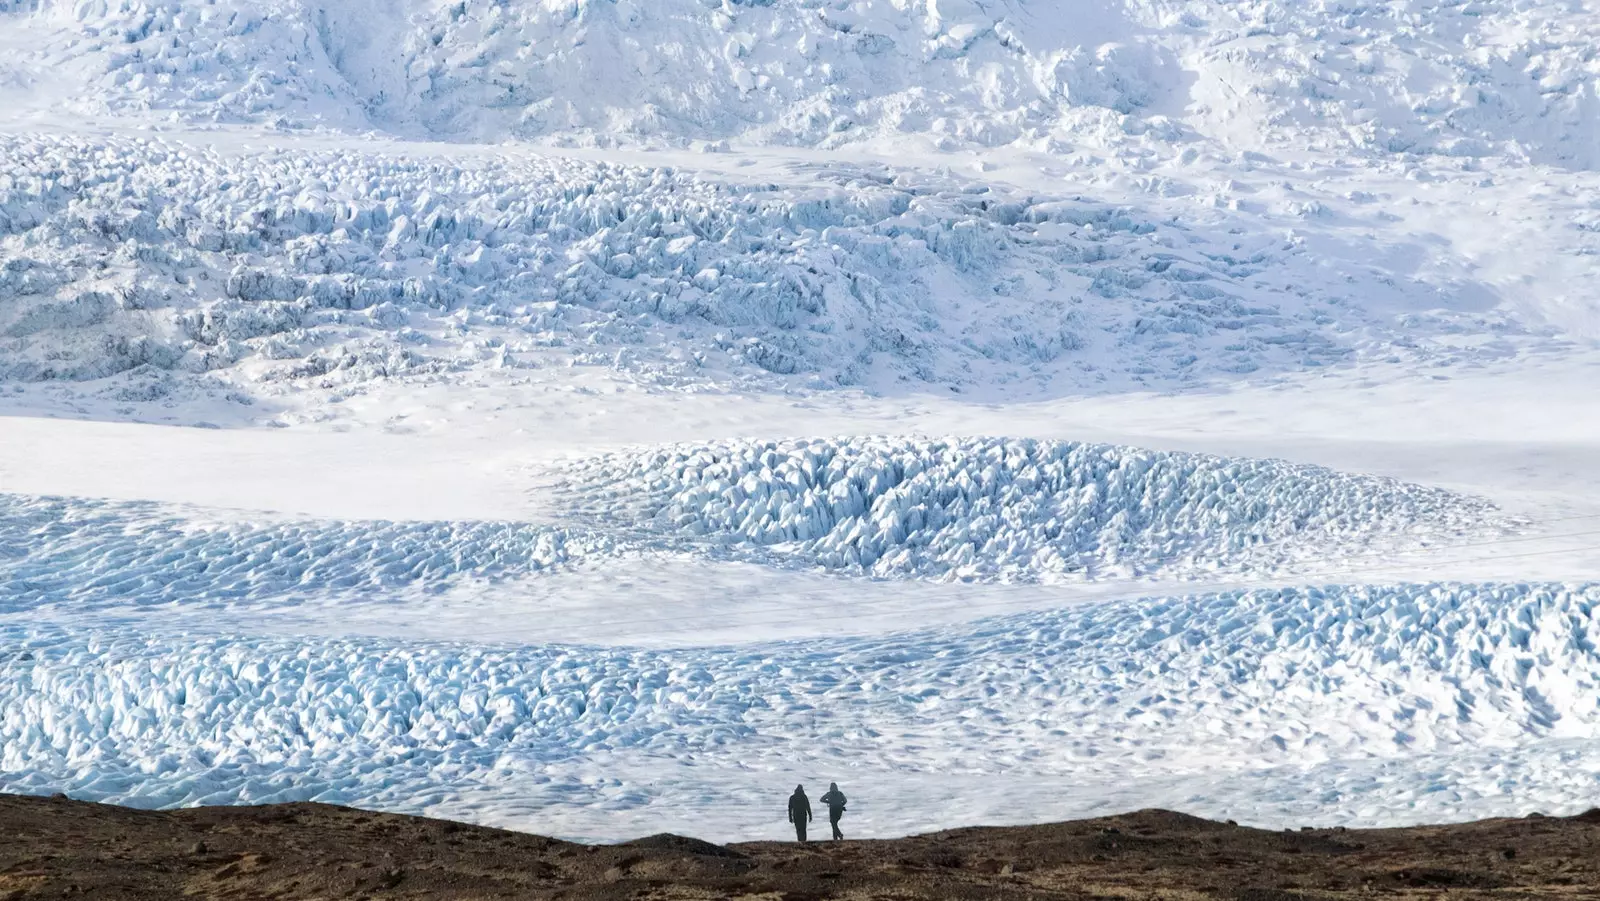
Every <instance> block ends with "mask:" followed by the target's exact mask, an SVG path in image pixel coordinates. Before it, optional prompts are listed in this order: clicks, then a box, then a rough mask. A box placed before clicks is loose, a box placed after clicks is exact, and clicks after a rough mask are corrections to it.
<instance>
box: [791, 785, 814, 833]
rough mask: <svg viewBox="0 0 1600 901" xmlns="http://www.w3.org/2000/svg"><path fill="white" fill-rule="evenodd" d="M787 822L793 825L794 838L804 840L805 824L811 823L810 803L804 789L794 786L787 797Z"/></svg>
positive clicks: (802, 786) (803, 787) (801, 786)
mask: <svg viewBox="0 0 1600 901" xmlns="http://www.w3.org/2000/svg"><path fill="white" fill-rule="evenodd" d="M789 822H791V823H793V824H794V837H795V838H797V839H799V840H800V841H801V842H804V841H805V840H806V824H807V823H809V822H811V801H810V800H809V799H807V798H806V787H805V786H804V785H796V786H795V787H794V794H792V795H790V796H789Z"/></svg>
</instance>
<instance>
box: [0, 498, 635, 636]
mask: <svg viewBox="0 0 1600 901" xmlns="http://www.w3.org/2000/svg"><path fill="white" fill-rule="evenodd" d="M191 512H192V511H191ZM230 518H233V519H235V521H229V520H228V519H219V518H215V517H213V518H210V519H200V520H198V521H197V520H196V519H193V518H186V517H184V516H182V515H181V513H180V511H175V510H173V509H169V508H163V507H161V506H159V505H155V504H142V503H110V502H104V501H94V500H84V499H78V498H72V499H67V498H29V497H23V496H19V495H6V494H0V611H4V612H8V613H9V612H16V611H18V610H29V609H49V608H54V609H59V610H62V611H65V612H72V613H82V612H85V611H88V610H95V609H115V608H117V607H120V606H124V605H136V606H148V605H156V604H173V603H177V604H190V605H208V606H226V605H229V604H234V603H252V604H259V603H262V602H268V601H275V602H289V601H291V600H295V599H305V598H308V597H316V598H320V599H323V600H326V599H328V598H330V597H333V596H336V595H353V594H365V595H373V594H381V593H382V592H393V591H398V590H401V589H404V588H407V587H410V586H413V585H415V586H418V587H420V588H422V589H424V590H430V589H431V590H434V591H437V590H440V589H442V588H444V587H446V586H447V585H448V584H449V583H450V582H451V581H452V580H453V579H456V578H458V577H468V578H475V579H478V580H487V581H491V582H492V581H498V580H503V579H509V578H516V577H519V576H527V575H531V574H534V573H537V572H540V571H543V570H547V569H549V568H551V567H555V566H560V565H562V564H565V563H568V562H573V561H578V560H582V559H584V558H585V557H589V556H595V555H599V554H604V553H608V552H611V551H612V550H613V542H612V541H611V540H610V539H609V538H608V537H607V536H604V535H596V534H589V533H582V532H580V533H576V534H575V533H573V532H571V531H569V530H566V529H557V528H549V527H544V526H536V525H527V524H521V523H496V522H359V521H358V522H337V521H331V522H330V521H316V520H312V521H292V520H290V521H278V522H274V521H271V519H268V520H267V521H264V522H263V521H256V522H248V521H237V519H236V518H235V517H230Z"/></svg>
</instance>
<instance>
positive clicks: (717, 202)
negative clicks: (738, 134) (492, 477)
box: [0, 135, 1522, 404]
mask: <svg viewBox="0 0 1600 901" xmlns="http://www.w3.org/2000/svg"><path fill="white" fill-rule="evenodd" d="M0 160H4V161H5V163H6V167H5V168H6V171H5V173H4V175H0V251H3V257H4V261H3V264H0V292H3V293H4V294H5V295H6V296H8V297H10V298H11V302H9V303H7V304H6V305H5V306H4V307H0V380H4V381H10V382H28V381H59V380H69V381H93V380H99V379H104V378H106V377H108V376H114V375H118V374H123V375H124V378H122V379H120V380H112V381H110V382H103V383H98V384H97V385H96V386H95V388H96V390H98V391H100V392H101V393H102V394H103V395H104V396H105V397H106V398H108V399H110V400H112V401H115V402H119V403H124V404H133V403H138V402H141V401H160V400H163V399H164V398H166V397H167V396H168V395H169V394H172V393H173V392H174V391H175V390H177V389H178V388H181V387H183V386H184V385H185V384H192V383H195V382H198V383H200V384H202V385H206V386H210V387H211V388H214V389H215V391H216V393H217V394H227V395H230V396H232V397H234V398H236V399H240V400H243V401H248V400H250V398H252V397H257V396H260V395H263V394H273V393H282V392H286V391H304V390H305V389H312V390H316V389H319V388H321V389H329V388H331V389H335V390H356V389H359V387H360V386H361V385H363V384H365V383H368V382H370V381H372V380H375V379H383V378H397V377H413V378H422V379H427V378H444V377H449V376H452V374H455V373H459V372H460V371H461V370H463V369H469V368H481V369H509V370H517V369H530V368H539V367H548V366H550V365H552V364H581V365H598V366H604V367H607V368H613V369H617V370H622V371H625V372H630V373H633V374H635V375H636V376H637V377H639V378H642V379H646V380H649V381H653V382H655V383H657V384H662V385H666V386H682V385H685V384H694V383H697V382H698V381H702V380H704V379H706V378H709V375H708V374H709V373H715V372H722V371H724V370H726V369H727V368H728V367H732V368H733V370H734V371H735V372H736V373H743V374H744V377H745V378H746V379H747V380H749V379H755V378H757V377H761V378H767V379H768V380H770V379H772V378H778V379H785V378H786V379H790V380H791V381H796V382H797V383H803V384H804V385H808V386H812V387H827V386H838V385H876V386H883V385H896V384H900V383H901V382H908V383H910V384H912V385H919V386H923V387H929V386H933V385H937V386H941V389H942V386H946V385H948V386H950V387H952V388H958V389H959V388H960V387H962V386H974V385H975V386H979V387H982V388H990V387H993V386H996V385H1008V386H1010V389H1009V390H1016V391H1023V392H1027V391H1030V390H1034V391H1037V390H1041V389H1048V390H1062V389H1065V388H1071V387H1074V386H1078V387H1081V388H1086V389H1089V390H1096V391H1103V390H1110V389H1112V388H1115V387H1117V386H1119V385H1120V386H1131V385H1143V384H1179V385H1182V384H1198V383H1202V382H1204V381H1205V380H1207V379H1212V378H1218V377H1222V376H1237V375H1239V374H1242V373H1250V372H1257V371H1260V372H1264V373H1270V372H1274V371H1285V370H1297V369H1302V368H1304V367H1306V366H1316V365H1325V364H1331V363H1336V362H1339V361H1349V360H1359V359H1364V358H1368V357H1371V358H1384V359H1391V358H1396V357H1397V356H1398V357H1405V358H1409V359H1415V360H1418V361H1422V360H1427V361H1429V362H1431V363H1433V364H1434V365H1449V364H1452V363H1466V362H1471V361H1474V360H1479V359H1482V358H1492V357H1494V356H1498V355H1501V354H1503V353H1504V352H1505V350H1504V349H1503V348H1500V347H1497V346H1495V345H1486V346H1479V345H1471V344H1463V343H1454V344H1451V343H1448V342H1441V343H1433V342H1431V341H1430V340H1429V337H1430V336H1446V335H1448V334H1450V333H1452V332H1454V331H1456V330H1458V329H1459V328H1460V327H1461V326H1460V324H1459V323H1457V322H1456V321H1455V320H1456V318H1457V317H1455V316H1454V315H1453V314H1446V313H1442V312H1441V313H1440V314H1439V315H1437V316H1435V315H1431V314H1429V315H1424V314H1421V313H1413V314H1411V315H1408V316H1407V317H1406V318H1404V319H1396V318H1394V317H1392V316H1391V315H1389V314H1388V313H1387V312H1385V311H1384V310H1383V309H1382V303H1381V301H1383V300H1384V299H1386V298H1395V297H1398V296H1401V294H1403V293H1404V286H1398V287H1397V283H1396V282H1395V281H1394V280H1393V279H1392V278H1390V277H1389V276H1387V275H1383V274H1381V273H1370V272H1369V273H1364V274H1363V275H1362V276H1360V277H1357V276H1356V275H1352V274H1350V273H1349V272H1348V271H1341V270H1335V269H1333V268H1331V267H1324V266H1320V265H1318V264H1317V261H1316V260H1315V257H1314V255H1312V254H1309V253H1308V251H1307V250H1306V249H1305V248H1303V247H1299V246H1294V245H1289V246H1285V245H1284V244H1283V243H1282V242H1281V240H1280V239H1279V238H1278V237H1277V236H1276V235H1273V234H1271V233H1267V232H1262V233H1259V234H1255V235H1245V236H1244V237H1243V238H1241V237H1240V236H1239V235H1237V234H1222V235H1220V236H1217V237H1215V238H1208V237H1205V236H1203V235H1200V234H1197V233H1195V232H1193V231H1191V230H1190V229H1188V228H1187V227H1184V226H1182V225H1178V224H1174V223H1171V222H1166V223H1161V222H1158V221H1156V220H1152V219H1147V218H1144V217H1141V216H1140V215H1139V214H1138V213H1137V212H1136V211H1131V210H1128V209H1125V208H1119V207H1115V206H1108V205H1102V204H1096V203H1093V202H1089V201H1083V200H1073V199H1070V198H1054V199H1051V198H1040V197H1029V196H1027V195H1021V194H1015V193H1010V194H1008V193H1003V192H1000V191H992V190H990V189H988V188H983V189H982V190H981V191H980V192H978V193H972V191H971V190H970V189H971V188H972V186H971V185H970V184H969V183H967V182H964V181H962V180H960V179H952V178H940V177H933V176H925V175H918V174H916V173H910V172H908V173H897V172H895V171H894V170H891V169H888V168H886V167H848V166H847V167H843V168H842V169H840V170H837V171H832V172H828V173H825V176H824V177H810V178H808V180H809V183H808V184H804V185H801V186H795V185H779V184H767V185H761V184H755V185H748V184H737V183H731V182H724V181H717V180H706V179H702V178H700V177H697V176H695V175H693V174H689V173H681V172H677V171H674V170H672V169H664V168H643V167H634V166H621V165H612V164H595V163H586V162H579V161H572V160H561V159H555V158H549V159H545V158H538V157H534V158H523V159H517V158H514V157H507V158H494V157H490V158H488V159H480V158H473V159H469V160H455V159H451V160H447V159H443V158H434V159H421V160H412V159H404V158H396V157H392V156H384V155H381V154H366V153H360V152H356V153H350V152H293V153H261V154H219V153H215V152H210V153H207V152H200V151H196V150H194V149H193V148H188V147H184V146H182V145H175V144H174V145H168V144H163V143H161V142H159V141H131V140H120V139H119V140H111V141H101V140H89V139H75V138H57V137H39V136H33V137H27V136H24V137H8V136H4V135H0ZM1308 267H1309V268H1308ZM1289 271H1293V272H1294V273H1295V274H1294V275H1293V276H1292V277H1289V276H1287V275H1286V274H1285V273H1286V272H1289ZM1352 281H1353V282H1354V285H1352ZM1355 290H1360V291H1361V293H1362V294H1363V299H1362V303H1361V304H1357V303H1355V302H1354V299H1353V298H1354V294H1353V293H1352V292H1353V291H1355ZM996 298H1003V299H1004V303H995V302H994V300H995V299H996ZM1477 318H1478V319H1479V320H1482V319H1483V317H1481V316H1479V317H1477ZM1490 319H1493V320H1494V323H1498V324H1491V325H1485V326H1484V327H1492V328H1494V329H1497V330H1499V331H1500V332H1501V333H1502V334H1517V333H1520V332H1521V330H1522V327H1521V326H1519V325H1517V324H1516V323H1514V322H1513V321H1511V320H1509V319H1503V317H1499V318H1497V314H1496V316H1491V317H1490ZM897 380H899V381H897ZM763 384H764V383H763Z"/></svg>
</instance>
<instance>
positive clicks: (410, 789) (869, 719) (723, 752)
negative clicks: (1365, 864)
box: [0, 583, 1600, 823]
mask: <svg viewBox="0 0 1600 901" xmlns="http://www.w3.org/2000/svg"><path fill="white" fill-rule="evenodd" d="M1597 602H1600V589H1597V588H1596V587H1595V586H1593V585H1561V584H1475V585H1474V584H1440V583H1435V584H1415V585H1399V586H1375V587H1345V586H1329V587H1326V588H1288V589H1274V590H1260V591H1243V592H1229V593H1225V594H1221V595H1202V596H1193V597H1182V598H1162V599H1150V600H1144V601H1134V602H1118V603H1108V604H1098V605H1093V606H1089V607H1079V608H1074V609H1068V610H1061V611H1055V612H1049V613H1035V614H1026V615H1022V616H1011V617H1006V618H1002V619H996V620H985V621H978V622H975V623H971V624H967V625H963V626H960V627H952V628H946V629H936V630H924V631H917V632H907V633H900V634H893V635H886V636H880V637H872V638H850V639H817V640H809V641H797V642H784V643H769V644H755V645H741V646H735V647H712V648H685V649H681V650H671V651H644V650H630V649H626V648H597V647H576V646H517V647H497V646H494V645H482V644H479V645H471V646H466V645H456V644H427V643H416V642H393V641H384V640H377V639H361V640H354V639H343V640H341V639H326V638H307V639H297V640H294V639H259V638H247V637H228V636H201V635H175V634H161V633H145V632H138V631H132V630H122V631H115V632H113V631H107V630H104V629H95V628H88V629H84V628H67V627H57V626H51V625H49V624H35V625H14V624H8V625H4V626H0V633H3V637H4V647H5V651H4V653H3V654H0V786H3V787H4V788H5V789H7V790H21V791H56V790H61V789H66V790H68V791H70V792H71V793H73V794H74V795H77V796H81V797H88V798H96V799H103V800H113V801H120V802H130V803H137V804H141V805H179V804H194V803H240V802H247V801H249V802H255V801H268V800H282V799H319V800H335V801H341V802H344V803H353V804H357V805H363V806H380V807H388V808H392V809H408V810H419V809H422V810H425V809H429V808H430V805H431V804H435V803H438V801H439V799H440V798H444V797H456V796H459V795H460V794H462V793H472V792H479V793H485V794H487V795H489V796H490V797H492V798H494V799H495V800H494V803H496V804H499V805H501V806H503V807H505V808H508V809H519V808H521V807H523V806H524V805H526V804H528V803H533V805H534V808H535V810H543V811H545V813H541V814H538V816H542V815H545V814H547V813H548V812H549V811H551V810H554V809H557V808H559V807H561V806H562V805H564V804H572V803H580V804H581V803H583V799H582V798H579V799H577V800H574V799H573V798H570V797H565V798H564V797H562V796H561V795H559V794H555V795H550V794H546V792H545V789H546V788H548V783H549V782H550V781H551V779H553V778H554V779H563V778H579V777H581V778H582V779H584V780H593V779H596V778H598V779H602V780H618V779H620V780H622V788H624V789H626V791H625V792H624V794H625V795H626V797H627V799H629V800H625V801H624V802H622V806H624V807H634V808H636V807H638V806H640V805H649V804H650V803H651V801H652V799H653V798H655V797H657V796H658V795H659V794H661V793H664V792H667V791H669V789H670V785H666V784H663V785H661V786H655V785H652V784H650V783H648V782H646V781H639V782H637V783H636V782H634V781H633V780H634V779H635V778H638V779H641V780H644V779H646V778H649V779H653V778H654V776H649V777H644V776H636V775H634V774H635V773H636V772H647V773H648V772H653V773H657V774H659V773H660V772H661V770H660V767H661V766H664V765H669V764H672V763H673V762H675V764H676V765H688V762H689V761H692V762H693V764H692V765H693V767H694V768H695V769H696V770H697V771H699V772H700V773H701V774H702V778H705V775H704V774H706V773H707V772H711V773H724V772H725V773H728V774H733V773H736V772H746V773H748V772H757V773H759V772H773V771H778V772H787V771H788V769H787V768H789V767H794V766H803V767H823V768H825V769H827V770H828V771H837V770H838V768H839V767H852V766H865V767H868V768H872V769H874V770H882V771H885V772H890V773H899V774H901V775H902V776H905V775H914V774H918V773H921V774H932V775H935V776H937V777H939V778H946V777H950V776H953V775H960V774H963V773H965V774H970V775H984V774H988V776H989V777H990V778H991V779H999V778H1000V776H1001V774H1006V775H1009V776H1026V777H1029V778H1046V777H1052V778H1059V777H1080V778H1090V777H1093V778H1105V777H1109V776H1111V775H1115V776H1117V777H1118V778H1120V779H1123V780H1137V779H1140V778H1145V777H1148V778H1152V779H1161V778H1167V777H1172V776H1174V775H1181V774H1184V773H1189V774H1191V775H1193V774H1200V773H1205V772H1207V771H1209V770H1214V769H1216V768H1222V769H1224V770H1237V769H1239V768H1240V767H1241V766H1242V765H1243V763H1242V762H1244V761H1249V762H1250V765H1251V766H1256V767H1270V766H1280V765H1289V764H1294V765H1298V766H1302V767H1308V766H1314V765H1322V764H1327V765H1329V766H1330V767H1332V766H1334V765H1335V764H1338V767H1345V768H1349V767H1359V766H1360V765H1361V764H1360V761H1361V760H1363V759H1366V760H1373V759H1381V760H1393V761H1397V763H1396V764H1395V765H1400V764H1401V763H1403V762H1404V761H1407V760H1414V761H1423V762H1426V755H1428V754H1442V753H1449V752H1452V751H1457V752H1463V753H1465V752H1467V751H1471V750H1472V749H1479V748H1495V747H1503V748H1507V749H1515V748H1517V747H1523V746H1526V745H1527V743H1528V742H1530V741H1535V740H1538V741H1545V740H1588V741H1593V739H1594V738H1595V736H1596V729H1597V727H1600V707H1597V705H1596V701H1595V696H1596V689H1597V685H1600V661H1597V659H1596V656H1595V653H1594V650H1593V648H1594V646H1595V640H1596V639H1595V635H1594V630H1595V623H1594V618H1593V615H1592V611H1593V609H1594V607H1595V605H1596V603H1597ZM797 735H803V736H804V737H805V738H806V740H805V741H796V740H794V739H795V738H796V737H797ZM934 735H937V739H936V740H929V737H930V736H934ZM1508 753H1511V752H1510V751H1509V750H1508ZM630 761H631V766H630V765H627V764H629V762H630ZM651 761H654V764H653V765H652V764H651V763H650V762H651ZM635 766H643V767H644V769H643V770H642V771H636V770H635V769H633V768H632V767H635ZM652 766H653V767H654V769H652V768H651V767H652ZM1336 768H1337V767H1336ZM1547 775H1548V778H1550V779H1561V778H1565V777H1564V775H1563V774H1562V772H1561V768H1559V767H1558V768H1556V770H1554V771H1552V772H1550V773H1549V774H1547ZM1524 776H1525V777H1526V778H1527V779H1530V780H1532V782H1533V783H1538V782H1539V779H1540V777H1539V776H1538V774H1537V773H1532V772H1530V773H1527V774H1521V775H1518V776H1517V777H1516V778H1519V779H1521V778H1524ZM1002 782H1003V780H1002ZM1413 789H1414V786H1411V785H1408V784H1407V783H1406V781H1405V780H1398V781H1385V782H1381V783H1378V784H1374V785H1370V786H1368V787H1367V788H1366V789H1364V791H1365V792H1366V793H1365V794H1363V796H1362V801H1363V803H1366V804H1372V805H1377V806H1379V807H1382V806H1384V805H1388V806H1389V808H1391V809H1393V808H1395V805H1401V806H1403V805H1404V800H1403V795H1404V793H1405V792H1409V791H1411V790H1413ZM534 822H535V823H536V822H538V820H537V818H535V820H534Z"/></svg>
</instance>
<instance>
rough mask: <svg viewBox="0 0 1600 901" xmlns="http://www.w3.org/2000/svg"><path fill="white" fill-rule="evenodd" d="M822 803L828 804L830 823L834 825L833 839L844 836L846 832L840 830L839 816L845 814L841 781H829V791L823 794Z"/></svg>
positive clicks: (836, 839)
mask: <svg viewBox="0 0 1600 901" xmlns="http://www.w3.org/2000/svg"><path fill="white" fill-rule="evenodd" d="M822 803H824V804H826V805H828V824H829V825H830V826H832V827H833V840H834V841H838V840H839V839H841V838H844V833H843V832H840V831H839V818H840V817H842V816H844V804H845V798H844V792H842V791H839V783H837V782H829V783H828V793H827V794H825V795H823V796H822Z"/></svg>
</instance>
